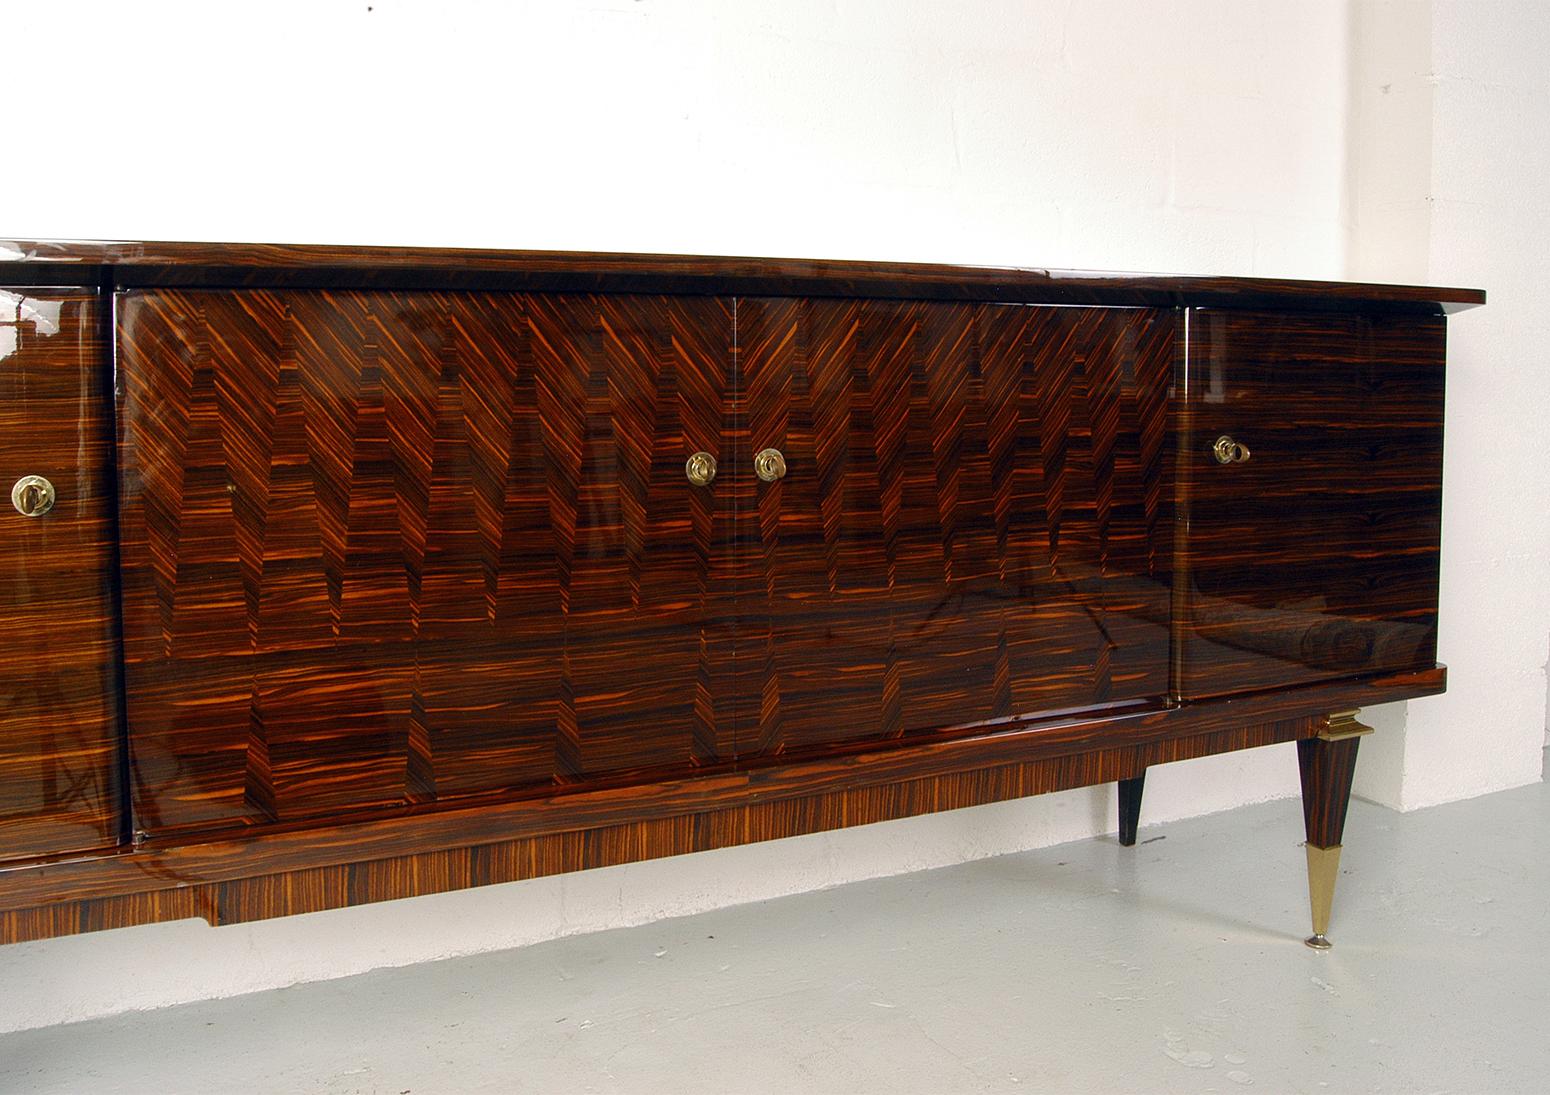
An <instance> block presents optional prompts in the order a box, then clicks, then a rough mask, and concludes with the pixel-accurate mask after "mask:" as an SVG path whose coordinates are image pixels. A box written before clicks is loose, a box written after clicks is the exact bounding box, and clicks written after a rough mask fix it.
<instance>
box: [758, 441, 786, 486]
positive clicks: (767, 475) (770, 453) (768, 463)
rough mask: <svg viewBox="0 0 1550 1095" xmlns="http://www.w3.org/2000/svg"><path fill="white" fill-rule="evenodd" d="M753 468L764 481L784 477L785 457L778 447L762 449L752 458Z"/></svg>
mask: <svg viewBox="0 0 1550 1095" xmlns="http://www.w3.org/2000/svg"><path fill="white" fill-rule="evenodd" d="M753 470H754V471H755V472H757V473H758V475H759V478H760V479H763V480H764V481H765V482H766V483H773V482H775V480H777V479H782V478H784V477H785V474H786V458H785V457H784V456H782V455H781V454H780V450H779V449H764V450H763V451H761V452H760V453H759V454H758V455H757V456H755V457H754V458H753Z"/></svg>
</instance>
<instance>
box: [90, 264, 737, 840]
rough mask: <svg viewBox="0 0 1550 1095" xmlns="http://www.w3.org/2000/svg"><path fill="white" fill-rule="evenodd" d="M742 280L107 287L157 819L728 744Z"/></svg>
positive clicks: (304, 803) (457, 786)
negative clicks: (560, 285)
mask: <svg viewBox="0 0 1550 1095" xmlns="http://www.w3.org/2000/svg"><path fill="white" fill-rule="evenodd" d="M731 332H732V323H731V311H730V302H728V301H723V300H718V299H714V298H666V297H663V298H645V297H629V296H579V295H573V296H559V295H556V296H542V297H539V296H521V295H516V294H480V293H470V294H456V295H452V294H435V293H364V292H361V293H358V292H331V293H320V292H302V291H276V292H259V291H254V292H203V291H201V292H190V293H177V292H145V293H130V294H127V295H126V296H125V298H124V299H123V301H122V304H121V311H120V354H121V362H122V366H123V376H124V392H123V397H122V398H123V420H124V431H125V432H124V442H123V450H122V464H121V466H122V474H123V481H122V490H123V496H122V497H123V506H122V515H123V516H122V528H123V532H122V535H123V566H124V589H125V594H124V616H125V647H126V662H127V666H126V681H127V695H128V704H129V715H130V723H131V725H132V726H133V727H134V731H133V735H134V741H135V750H134V765H135V784H134V786H135V795H136V816H137V819H138V824H139V825H140V826H141V827H143V828H144V829H146V830H147V831H148V832H150V833H151V834H152V836H153V837H159V836H161V835H163V834H166V833H168V832H172V831H177V830H184V831H190V830H195V829H207V828H220V827H222V826H229V825H233V824H262V823H265V822H269V821H274V820H282V821H283V820H289V819H292V818H305V817H313V816H319V815H327V814H331V813H335V812H338V811H343V810H348V809H350V808H355V807H373V806H391V805H394V804H403V803H423V802H429V801H447V800H449V799H455V798H456V797H457V796H459V795H467V794H470V793H479V792H488V791H502V790H510V789H520V788H532V787H535V786H544V785H549V784H559V783H563V784H568V785H575V784H578V783H584V782H586V781H587V780H590V779H593V778H595V777H597V776H599V775H604V774H610V773H614V774H617V773H620V772H623V771H626V770H630V771H637V772H640V771H648V770H656V771H660V770H664V769H667V770H675V771H680V772H682V771H685V770H688V769H690V768H693V767H695V766H697V765H703V764H705V763H709V762H713V761H716V760H718V759H726V760H729V759H730V758H731V756H732V752H733V725H734V724H733V715H732V710H731V700H730V698H729V697H728V695H727V693H726V691H725V688H724V687H723V683H722V679H723V677H724V676H725V672H726V670H725V664H726V663H729V662H730V659H731V656H732V644H731V639H730V636H731V626H730V623H729V619H730V615H731V613H730V600H731V594H732V583H731V581H730V580H729V578H727V577H726V576H725V574H724V571H725V568H726V567H727V566H728V565H729V558H730V556H729V553H728V549H727V546H726V545H727V543H728V542H729V541H728V537H729V536H730V520H729V516H728V511H727V506H728V500H729V498H730V494H729V493H728V492H727V491H726V490H725V489H724V486H723V484H724V481H725V478H726V477H725V476H724V475H723V476H722V477H721V478H718V479H717V480H716V481H714V482H712V483H710V484H708V485H707V486H705V487H701V488H695V487H692V486H691V485H690V484H689V483H688V482H687V480H686V478H685V474H684V468H685V461H686V460H687V459H688V458H689V456H690V455H691V454H693V453H695V452H699V451H703V452H708V453H711V454H712V455H715V456H717V457H718V459H719V461H720V463H721V465H722V467H723V468H725V467H728V466H730V464H731V463H733V461H731V460H730V456H731V453H732V446H733V438H732V435H731V422H730V416H729V415H730V404H729V401H728V398H727V397H728V393H729V390H730V389H729V384H728V381H729V371H730V367H731V352H730V346H731V341H730V340H731Z"/></svg>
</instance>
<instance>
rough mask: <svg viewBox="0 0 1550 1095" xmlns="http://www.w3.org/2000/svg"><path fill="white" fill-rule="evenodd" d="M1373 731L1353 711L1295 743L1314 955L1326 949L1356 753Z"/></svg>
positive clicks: (1331, 719)
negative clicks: (1357, 718) (1300, 776)
mask: <svg viewBox="0 0 1550 1095" xmlns="http://www.w3.org/2000/svg"><path fill="white" fill-rule="evenodd" d="M1370 733H1372V727H1370V726H1365V725H1363V724H1362V723H1359V722H1357V721H1356V712H1355V711H1342V712H1339V713H1337V714H1334V715H1331V716H1330V717H1329V727H1328V728H1327V729H1326V730H1324V731H1323V732H1322V733H1320V734H1319V735H1318V736H1317V737H1313V738H1305V739H1303V740H1302V741H1299V742H1298V743H1297V763H1298V767H1299V769H1300V770H1301V772H1302V817H1303V824H1304V827H1305V829H1306V832H1307V834H1308V904H1309V906H1310V908H1311V910H1312V913H1313V934H1312V935H1310V936H1309V937H1308V938H1307V940H1306V942H1307V944H1308V946H1310V947H1313V948H1315V949H1317V950H1327V949H1328V948H1329V937H1328V935H1327V934H1326V933H1327V932H1328V931H1329V913H1330V908H1331V907H1332V906H1333V905H1334V901H1335V879H1336V877H1337V876H1338V875H1339V873H1340V838H1341V834H1342V833H1343V832H1344V830H1345V815H1346V807H1348V806H1349V805H1350V802H1351V777H1352V776H1354V775H1355V774H1356V747H1357V746H1358V745H1359V744H1360V742H1361V737H1362V735H1364V734H1370Z"/></svg>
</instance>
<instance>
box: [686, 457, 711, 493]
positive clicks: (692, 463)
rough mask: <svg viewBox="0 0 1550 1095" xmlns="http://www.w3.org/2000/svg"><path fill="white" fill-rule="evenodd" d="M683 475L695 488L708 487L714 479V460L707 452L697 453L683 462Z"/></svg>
mask: <svg viewBox="0 0 1550 1095" xmlns="http://www.w3.org/2000/svg"><path fill="white" fill-rule="evenodd" d="M684 475H685V476H686V477H687V478H688V480H689V482H691V483H693V484H694V485H695V486H697V487H708V486H710V484H711V483H712V482H714V481H715V478H716V458H715V457H714V456H712V455H711V454H710V453H708V452H697V453H695V454H694V455H693V456H691V457H689V459H688V460H686V461H684Z"/></svg>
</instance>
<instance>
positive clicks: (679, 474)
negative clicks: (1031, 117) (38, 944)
mask: <svg viewBox="0 0 1550 1095" xmlns="http://www.w3.org/2000/svg"><path fill="white" fill-rule="evenodd" d="M0 286H3V287H5V288H4V289H3V291H0V303H3V305H4V315H3V316H0V394H3V395H4V396H5V397H6V398H5V399H4V400H3V401H0V425H3V427H4V430H3V432H0V474H3V476H4V486H5V488H6V490H7V491H9V493H10V495H11V505H10V508H9V509H7V510H6V515H5V516H3V517H0V641H3V643H4V647H5V649H6V651H7V653H8V654H9V655H10V657H9V658H8V661H7V674H6V678H5V685H4V689H5V691H4V693H3V703H0V727H3V734H0V941H12V940H22V939H31V938H39V937H44V936H50V935H59V934H65V933H69V932H76V931H85V930H93V929H96V928H103V927H112V926H120V925H126V924H134V923H144V922H150V921H156V920H165V919H172V918H177V917H187V916H201V917H204V918H205V919H207V920H209V921H210V922H211V923H229V922H236V921H241V920H251V919H256V918H260V917H267V916H277V915H285V914H288V913H294V912H303V911H312V910H315V909H322V908H332V907H337V906H343V905H350V904H357V903H361V902H366V901H375V900H382V899H387V898H393V897H399V896H407V895H412V894H418V893H428V892H435V891H439V890H447V889H454V888H458V887H463V886H471V885H481V884H486V883H492V882H500V881H509V880H513V879H518V878H526V877H533V876H536V875H542V874H548V873H554V872H558V871H568V870H578V869H583V868H586V867H591V866H599V865H603V864H607V863H621V862H628V861H631V860H637V859H644V858H649V857H653V856H661V855H672V854H678V853H681V852H686V851H694V850H698V849H702V848H711V847H721V846H726V845H732V844H738V843H744V842H748V841H753V840H763V839H769V838H774V837H780V836H786V835H793V834H797V833H804V832H813V831H817V830H821V829H829V828H835V827H840V826H845V825H855V824H864V823H867V822H871V821H878V820H884V819H887V818H895V817H904V816H909V815H913V814H920V813H926V812H930V811H935V810H945V809H952V808H957V807H960V806H966V805H972V804H976V803H981V802H989V801H995V800H999V799H1005V798H1012V797H1017V796H1021V795H1028V794H1036V793H1041V792H1043V791H1049V790H1057V789H1061V788H1068V787H1077V786H1085V785H1091V784H1095V783H1105V782H1118V783H1119V785H1120V839H1121V841H1122V842H1123V843H1127V844H1129V843H1133V842H1134V841H1135V839H1136V830H1137V826H1138V824H1139V820H1140V810H1141V792H1142V787H1143V785H1144V776H1145V770H1146V768H1147V766H1148V765H1151V764H1156V763H1163V762H1167V761H1172V760H1181V759H1186V758H1190V757H1198V756H1206V755H1210V754H1213V753H1219V752H1223V751H1227V750H1232V749H1239V748H1246V747H1251V746H1257V745H1264V744H1271V743H1274V742H1285V741H1296V742H1298V748H1299V757H1300V762H1301V770H1302V777H1303V787H1304V801H1305V805H1306V808H1307V811H1308V829H1307V836H1308V856H1309V871H1310V874H1309V877H1310V897H1311V900H1312V906H1313V919H1314V938H1313V939H1312V940H1311V941H1310V942H1313V943H1314V944H1315V945H1326V944H1327V939H1326V936H1325V932H1326V929H1327V926H1328V919H1329V910H1330V901H1331V898H1332V895H1333V880H1334V874H1335V865H1336V864H1337V862H1338V854H1339V847H1340V840H1341V836H1342V834H1341V829H1342V827H1343V821H1344V810H1345V802H1346V800H1347V797H1348V795H1349V792H1350V784H1351V772H1352V770H1353V765H1354V760H1355V753H1356V743H1357V735H1358V734H1359V733H1361V732H1364V731H1365V728H1364V727H1362V726H1361V724H1360V723H1358V722H1357V721H1356V720H1355V718H1354V714H1353V713H1354V712H1355V710H1356V709H1357V708H1359V707H1362V706H1365V705H1370V704H1372V703H1377V702H1384V701H1388V700H1399V699H1408V698H1414V697H1418V696H1424V695H1429V694H1433V693H1436V692H1439V691H1441V690H1442V688H1443V686H1444V679H1445V678H1444V672H1443V670H1442V668H1441V667H1440V666H1438V665H1436V649H1435V648H1436V634H1437V631H1436V628H1437V580H1438V543H1439V528H1440V525H1439V522H1440V502H1441V498H1440V490H1441V460H1442V396H1443V379H1444V357H1445V322H1446V321H1445V315H1446V314H1447V313H1450V312H1453V311H1457V310H1459V309H1461V308H1465V307H1469V306H1471V305H1475V304H1479V303H1482V302H1483V300H1484V295H1483V294H1481V293H1479V292H1476V291H1472V290H1451V289H1429V288H1419V287H1393V286H1363V285H1344V284H1333V283H1305V282H1285V281H1268V280H1259V279H1226V278H1172V277H1160V276H1131V275H1088V274H1070V273H1058V272H1050V271H1038V270H998V269H986V268H956V267H943V266H906V265H880V264H860V263H835V262H800V261H791V260H747V259H692V258H684V257H676V256H669V257H663V256H617V255H615V256H610V255H571V254H554V253H527V252H472V251H429V250H405V249H372V248H359V249H343V248H321V247H274V246H258V245H199V244H54V243H49V244H44V243H29V242H17V243H9V244H0Z"/></svg>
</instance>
